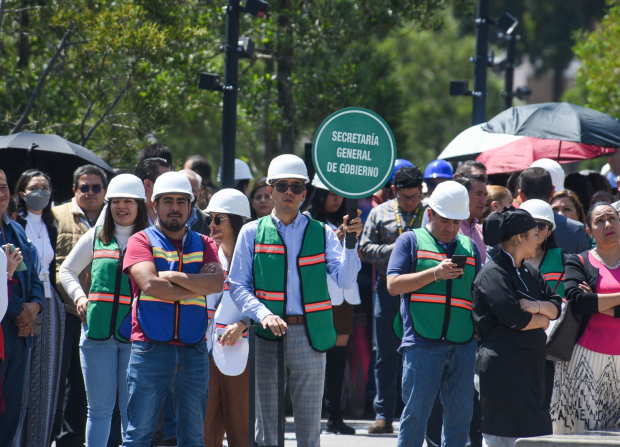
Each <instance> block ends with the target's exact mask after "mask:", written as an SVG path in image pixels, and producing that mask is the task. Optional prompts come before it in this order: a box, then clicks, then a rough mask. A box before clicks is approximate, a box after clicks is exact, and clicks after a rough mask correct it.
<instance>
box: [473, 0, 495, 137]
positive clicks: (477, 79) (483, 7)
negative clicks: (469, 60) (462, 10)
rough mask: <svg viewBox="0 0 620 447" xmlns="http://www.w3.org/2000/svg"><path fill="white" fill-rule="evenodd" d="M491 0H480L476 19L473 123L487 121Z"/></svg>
mask: <svg viewBox="0 0 620 447" xmlns="http://www.w3.org/2000/svg"><path fill="white" fill-rule="evenodd" d="M490 4H491V2H490V0H478V17H477V19H476V56H475V60H474V63H475V65H474V89H473V91H472V98H473V110H472V116H471V125H472V126H475V125H476V124H481V123H484V122H485V121H486V116H485V108H486V101H487V67H488V65H489V59H488V53H489V11H490Z"/></svg>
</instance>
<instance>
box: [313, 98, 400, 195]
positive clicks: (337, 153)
mask: <svg viewBox="0 0 620 447" xmlns="http://www.w3.org/2000/svg"><path fill="white" fill-rule="evenodd" d="M395 160H396V144H395V142H394V136H393V135H392V131H391V129H390V127H389V126H388V125H387V123H386V122H385V121H384V120H383V118H381V117H380V116H379V115H377V114H376V113H374V112H372V111H370V110H367V109H362V108H358V107H350V108H347V109H342V110H339V111H338V112H335V113H333V114H332V115H330V116H329V117H328V118H327V119H326V120H325V121H324V122H323V124H321V126H320V127H319V129H318V131H317V133H316V135H315V137H314V142H313V146H312V161H313V163H314V168H315V170H316V173H317V175H318V176H319V178H320V179H321V181H322V182H323V183H324V184H325V186H327V187H328V188H329V189H330V190H331V191H333V192H335V193H336V194H339V195H341V196H344V197H347V198H349V199H361V198H362V197H368V196H370V195H372V194H374V193H375V192H377V191H378V190H379V189H381V188H382V187H383V186H384V185H385V184H386V183H387V181H388V179H389V178H390V175H391V174H392V169H393V167H394V162H395Z"/></svg>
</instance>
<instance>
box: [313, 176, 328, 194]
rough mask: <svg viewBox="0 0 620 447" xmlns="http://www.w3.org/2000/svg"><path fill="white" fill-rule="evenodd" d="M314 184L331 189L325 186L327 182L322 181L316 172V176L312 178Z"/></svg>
mask: <svg viewBox="0 0 620 447" xmlns="http://www.w3.org/2000/svg"><path fill="white" fill-rule="evenodd" d="M312 186H314V187H315V188H316V189H324V190H326V191H329V188H328V187H327V186H325V183H323V182H322V181H321V179H320V178H319V176H318V175H317V174H314V178H313V179H312Z"/></svg>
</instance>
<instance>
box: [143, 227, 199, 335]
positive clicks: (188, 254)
mask: <svg viewBox="0 0 620 447" xmlns="http://www.w3.org/2000/svg"><path fill="white" fill-rule="evenodd" d="M144 233H145V234H146V236H147V237H148V240H149V243H150V245H151V250H152V253H153V259H154V261H155V269H156V270H157V271H158V272H163V271H179V272H185V273H189V274H196V273H199V272H200V269H201V268H202V262H203V256H204V251H205V247H204V244H203V241H202V236H201V235H199V234H198V233H196V232H194V231H189V230H188V232H187V234H186V236H185V241H184V242H183V251H182V253H179V251H177V248H176V247H175V245H174V244H173V243H172V242H171V241H170V240H169V239H168V238H167V237H166V236H165V235H164V234H163V233H162V232H161V231H160V230H159V229H158V228H157V227H156V226H151V227H149V228H147V229H146V230H144ZM136 315H137V319H138V324H139V325H140V328H141V329H142V331H143V332H144V335H145V336H146V337H147V338H148V339H149V340H152V341H155V342H160V343H168V342H175V343H183V344H196V343H199V342H200V341H201V340H202V339H203V338H204V334H205V332H206V330H207V323H208V318H209V314H208V312H207V300H206V297H205V296H196V297H193V298H189V299H186V300H183V301H175V302H172V301H165V300H160V299H158V298H155V297H153V296H149V295H146V294H144V293H143V292H142V291H140V294H139V296H138V303H137V311H136Z"/></svg>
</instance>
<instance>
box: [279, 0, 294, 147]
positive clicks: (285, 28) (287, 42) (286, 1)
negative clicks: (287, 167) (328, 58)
mask: <svg viewBox="0 0 620 447" xmlns="http://www.w3.org/2000/svg"><path fill="white" fill-rule="evenodd" d="M291 6H292V0H278V10H279V16H278V48H277V52H276V54H277V58H276V60H277V64H278V67H277V78H276V79H277V83H278V108H279V109H280V113H281V114H282V119H283V121H284V123H283V125H284V127H283V129H282V130H281V131H280V153H282V154H292V153H293V152H294V150H295V126H294V120H295V108H294V103H293V88H292V76H293V29H292V27H291V20H290V14H291Z"/></svg>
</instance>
